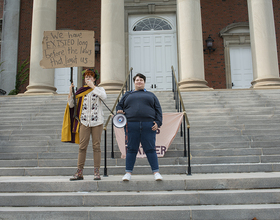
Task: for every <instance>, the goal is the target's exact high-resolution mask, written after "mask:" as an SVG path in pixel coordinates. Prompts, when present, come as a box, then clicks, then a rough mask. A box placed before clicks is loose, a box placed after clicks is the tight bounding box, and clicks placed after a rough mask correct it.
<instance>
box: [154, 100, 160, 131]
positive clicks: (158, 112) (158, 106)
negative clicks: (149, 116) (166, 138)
mask: <svg viewBox="0 0 280 220" xmlns="http://www.w3.org/2000/svg"><path fill="white" fill-rule="evenodd" d="M154 97H155V98H154V99H155V105H154V108H155V112H156V119H155V122H156V123H157V126H158V127H160V126H161V125H162V110H161V106H160V103H159V100H158V98H157V97H156V96H154Z"/></svg>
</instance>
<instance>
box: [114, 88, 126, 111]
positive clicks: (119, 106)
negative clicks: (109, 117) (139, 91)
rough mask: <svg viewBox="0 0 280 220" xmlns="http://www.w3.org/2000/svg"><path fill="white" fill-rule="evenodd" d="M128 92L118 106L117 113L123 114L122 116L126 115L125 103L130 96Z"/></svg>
mask: <svg viewBox="0 0 280 220" xmlns="http://www.w3.org/2000/svg"><path fill="white" fill-rule="evenodd" d="M128 94H129V93H128V92H127V93H125V94H124V96H123V97H122V98H121V100H120V101H119V103H118V104H117V107H116V112H117V113H121V114H125V112H124V111H123V110H124V101H125V99H126V97H127V96H128Z"/></svg>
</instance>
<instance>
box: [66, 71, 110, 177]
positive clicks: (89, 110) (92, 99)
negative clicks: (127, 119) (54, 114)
mask: <svg viewBox="0 0 280 220" xmlns="http://www.w3.org/2000/svg"><path fill="white" fill-rule="evenodd" d="M84 78H85V84H86V85H85V86H83V87H81V88H80V89H78V91H77V92H76V94H75V96H76V99H77V106H76V110H77V113H75V112H74V110H73V109H74V100H73V96H72V95H73V94H72V87H74V85H73V84H71V86H70V92H69V95H68V103H67V107H68V106H69V107H70V114H68V115H69V116H66V115H67V114H66V113H65V115H64V123H63V128H64V127H66V124H67V122H66V121H67V117H70V118H71V119H72V120H73V122H71V123H68V124H71V126H70V127H71V134H70V135H71V137H70V136H68V138H67V137H65V136H67V135H69V134H66V132H62V141H71V142H73V143H79V154H78V169H77V172H76V173H75V174H74V176H73V177H72V178H70V180H71V181H73V180H83V179H84V177H83V169H84V164H85V160H86V151H87V147H88V143H89V139H90V135H91V136H92V148H93V160H94V180H100V179H101V178H100V173H99V169H100V163H101V150H100V142H101V134H102V130H103V122H104V117H103V110H102V105H101V100H100V99H102V100H105V99H106V97H107V95H106V92H105V90H104V88H102V87H98V86H96V80H97V79H98V78H99V75H98V74H97V73H96V72H94V70H91V69H87V70H86V71H84ZM66 110H67V108H66ZM66 110H65V112H66ZM71 110H72V113H71ZM76 114H77V116H78V119H79V121H80V123H79V122H78V119H77V118H74V119H73V115H76ZM70 115H71V116H70ZM65 130H66V129H65ZM68 131H69V130H68ZM69 138H70V139H71V140H69Z"/></svg>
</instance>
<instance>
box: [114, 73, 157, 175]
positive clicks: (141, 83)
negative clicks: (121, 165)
mask: <svg viewBox="0 0 280 220" xmlns="http://www.w3.org/2000/svg"><path fill="white" fill-rule="evenodd" d="M133 81H134V86H135V90H134V91H129V92H126V93H125V94H124V96H123V97H122V99H121V100H120V102H119V104H118V105H117V107H116V110H117V113H122V114H125V116H126V118H127V124H126V126H125V128H124V129H125V136H126V137H125V138H126V145H127V154H126V174H125V175H124V176H123V178H122V180H123V181H129V180H130V179H131V174H132V171H133V167H134V164H135V161H136V155H137V153H138V149H139V146H140V143H141V144H142V147H143V149H144V152H145V154H146V155H147V158H148V161H149V164H150V166H151V169H152V171H153V173H154V178H155V180H156V181H158V180H162V176H161V175H160V173H159V166H158V158H157V153H156V149H155V142H156V131H157V129H158V128H159V127H160V126H161V125H162V110H161V106H160V103H159V101H158V99H157V97H156V96H155V95H154V94H153V93H151V92H148V91H147V90H146V89H145V82H146V77H145V76H144V75H143V74H141V73H138V74H136V75H135V76H134V77H133Z"/></svg>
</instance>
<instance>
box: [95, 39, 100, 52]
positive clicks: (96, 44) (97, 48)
mask: <svg viewBox="0 0 280 220" xmlns="http://www.w3.org/2000/svg"><path fill="white" fill-rule="evenodd" d="M99 53H100V43H99V42H98V40H96V41H95V54H99Z"/></svg>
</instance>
